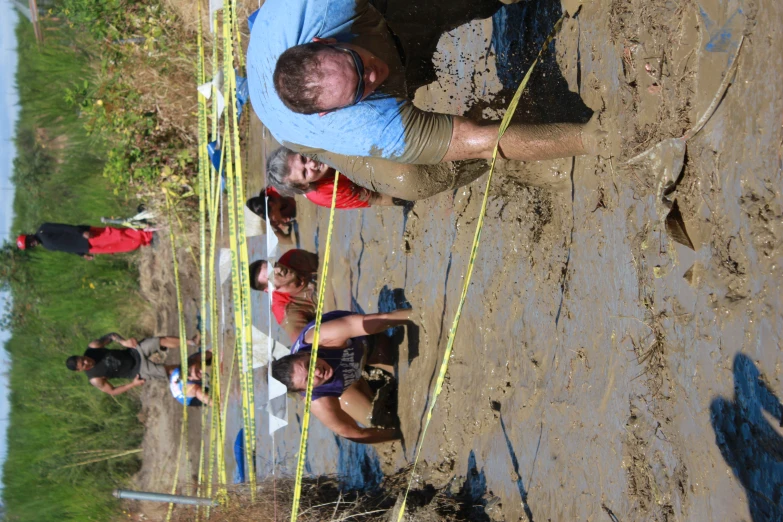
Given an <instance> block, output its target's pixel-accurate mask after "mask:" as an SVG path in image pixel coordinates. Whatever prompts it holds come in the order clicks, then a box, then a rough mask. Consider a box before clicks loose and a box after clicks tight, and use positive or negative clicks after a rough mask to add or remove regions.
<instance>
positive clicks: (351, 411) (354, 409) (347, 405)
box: [340, 378, 372, 426]
mask: <svg viewBox="0 0 783 522" xmlns="http://www.w3.org/2000/svg"><path fill="white" fill-rule="evenodd" d="M371 397H372V391H371V390H370V385H369V384H367V381H365V380H364V379H363V378H362V379H359V380H358V381H356V382H355V383H353V384H352V385H351V386H349V387H348V389H347V390H345V391H344V392H343V394H342V395H341V396H340V407H341V408H342V409H343V411H344V412H345V413H347V414H348V415H350V416H351V418H353V420H355V421H356V422H360V423H361V424H363V425H364V426H369V425H370V424H371V423H372V401H371V400H370V398H371Z"/></svg>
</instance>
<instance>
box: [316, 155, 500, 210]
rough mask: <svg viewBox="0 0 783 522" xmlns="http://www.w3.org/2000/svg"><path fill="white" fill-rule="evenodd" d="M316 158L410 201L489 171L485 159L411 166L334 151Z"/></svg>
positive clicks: (360, 181) (364, 183)
mask: <svg viewBox="0 0 783 522" xmlns="http://www.w3.org/2000/svg"><path fill="white" fill-rule="evenodd" d="M313 157H314V158H315V159H317V160H318V161H322V162H323V163H326V164H327V165H330V166H331V167H333V168H335V169H337V170H339V171H340V172H341V173H343V174H345V176H347V177H348V178H349V179H350V180H351V181H353V182H355V183H356V184H357V185H361V186H363V187H366V188H369V189H371V190H374V191H375V192H379V193H381V194H388V195H389V196H392V197H395V198H400V199H404V200H407V201H417V200H420V199H425V198H429V197H431V196H434V195H436V194H439V193H441V192H444V191H447V190H453V189H455V188H457V187H460V186H462V185H467V184H468V183H470V182H472V181H473V180H475V179H478V178H479V177H481V176H482V175H483V174H485V173H486V172H487V163H486V161H484V160H471V161H460V162H453V163H452V162H448V163H438V164H435V165H410V164H407V163H397V162H395V161H390V160H385V159H381V158H366V157H359V156H343V155H340V154H333V153H331V152H322V153H318V154H313Z"/></svg>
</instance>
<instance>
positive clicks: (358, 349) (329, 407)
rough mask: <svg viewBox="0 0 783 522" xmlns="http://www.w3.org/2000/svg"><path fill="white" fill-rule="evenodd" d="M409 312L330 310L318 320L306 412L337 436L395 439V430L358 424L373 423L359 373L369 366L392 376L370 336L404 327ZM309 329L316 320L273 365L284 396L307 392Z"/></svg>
mask: <svg viewBox="0 0 783 522" xmlns="http://www.w3.org/2000/svg"><path fill="white" fill-rule="evenodd" d="M410 313H411V310H397V311H394V312H389V313H380V314H368V315H362V314H354V313H352V312H345V311H335V312H328V313H326V314H324V315H323V319H322V322H321V333H320V341H319V343H318V358H317V359H316V363H315V364H316V369H315V376H314V381H313V403H312V406H311V410H310V411H312V412H313V415H315V416H316V417H318V419H319V420H320V421H321V422H323V423H324V425H325V426H326V427H327V428H329V429H331V430H332V431H334V432H335V433H336V434H337V435H340V436H341V437H345V438H346V439H349V440H352V441H354V442H361V443H364V444H374V443H378V442H388V441H392V440H396V439H398V438H400V432H399V430H397V429H386V428H365V427H362V426H360V425H359V424H358V423H359V422H360V423H362V424H365V425H366V424H370V423H371V421H372V418H371V417H372V401H371V397H370V389H369V386H368V385H367V381H365V380H364V378H363V377H362V369H363V367H364V365H365V364H369V365H371V366H376V367H379V368H382V369H384V370H386V371H392V367H391V365H390V361H389V360H388V357H389V354H386V353H382V350H381V349H380V348H379V347H378V346H377V345H376V346H375V347H374V349H373V345H374V344H375V343H377V341H378V339H371V338H370V337H369V336H372V335H374V334H378V333H380V332H383V331H384V330H386V329H387V328H390V327H393V326H398V325H403V324H406V323H408V322H409V321H410ZM314 326H315V321H313V322H311V323H310V324H309V325H307V326H306V327H305V329H304V330H302V333H301V334H299V337H298V338H297V339H296V341H295V342H294V344H293V345H292V346H291V355H286V356H285V357H282V358H280V359H278V360H277V361H274V362H273V363H272V376H273V377H274V378H275V379H277V380H279V381H280V382H282V383H283V384H284V385H285V386H286V388H287V389H288V391H289V392H302V395H304V390H305V389H306V388H307V372H308V368H309V365H310V358H311V356H310V352H311V351H312V349H313V346H312V343H313V335H314V331H313V327H314ZM381 338H383V337H381Z"/></svg>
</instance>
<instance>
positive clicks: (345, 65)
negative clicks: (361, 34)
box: [318, 39, 389, 115]
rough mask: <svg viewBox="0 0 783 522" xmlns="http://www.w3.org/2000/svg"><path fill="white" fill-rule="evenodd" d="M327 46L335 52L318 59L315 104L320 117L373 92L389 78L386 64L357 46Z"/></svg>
mask: <svg viewBox="0 0 783 522" xmlns="http://www.w3.org/2000/svg"><path fill="white" fill-rule="evenodd" d="M319 41H322V42H324V43H329V44H330V45H332V46H333V48H334V49H335V50H336V51H338V52H330V53H324V55H323V56H322V57H321V58H320V63H319V74H320V75H321V78H322V80H321V90H322V92H321V95H320V96H318V105H319V106H320V107H321V108H322V109H323V112H321V113H320V114H321V115H324V114H326V113H328V112H329V111H333V110H335V109H341V108H344V107H350V106H351V105H355V104H357V103H359V102H360V101H362V100H363V99H365V98H366V97H367V96H369V95H370V94H372V93H373V92H375V90H376V89H377V88H378V87H380V86H381V84H382V83H383V82H384V81H386V78H388V77H389V65H388V64H387V63H386V62H384V61H383V60H381V59H380V58H378V57H377V56H375V55H374V54H372V53H371V52H370V51H368V50H367V49H365V48H363V47H359V46H358V45H352V44H339V45H337V44H336V43H335V42H334V41H333V40H332V39H329V40H319Z"/></svg>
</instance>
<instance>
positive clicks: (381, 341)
mask: <svg viewBox="0 0 783 522" xmlns="http://www.w3.org/2000/svg"><path fill="white" fill-rule="evenodd" d="M373 342H374V344H375V346H374V347H373V350H372V352H371V353H370V355H369V356H368V357H367V364H369V365H370V366H374V367H375V368H380V369H381V370H383V371H385V372H387V373H390V374H392V375H394V363H395V361H396V360H397V354H396V353H394V352H395V350H394V347H393V346H392V344H391V342H389V338H388V337H386V335H384V334H382V333H380V334H375V335H373Z"/></svg>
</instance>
